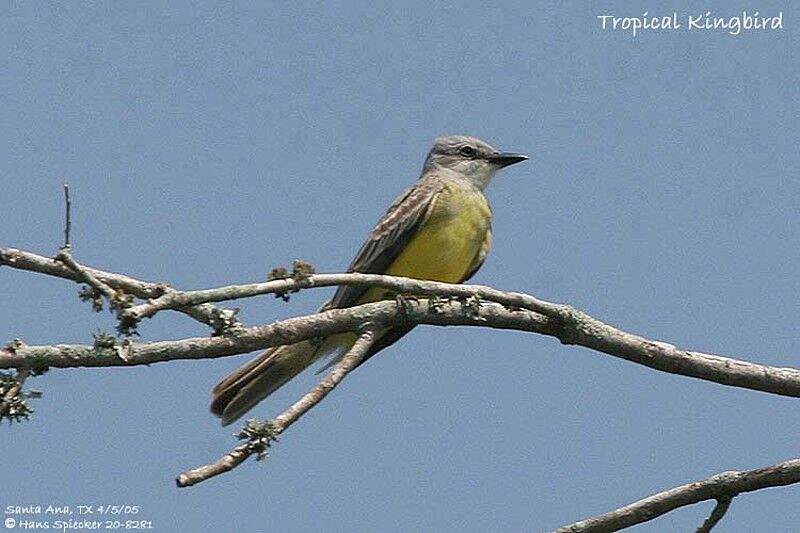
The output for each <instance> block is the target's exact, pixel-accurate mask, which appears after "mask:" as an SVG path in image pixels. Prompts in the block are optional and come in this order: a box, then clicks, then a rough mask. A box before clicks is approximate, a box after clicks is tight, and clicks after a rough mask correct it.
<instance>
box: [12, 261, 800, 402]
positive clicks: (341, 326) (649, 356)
mask: <svg viewBox="0 0 800 533" xmlns="http://www.w3.org/2000/svg"><path fill="white" fill-rule="evenodd" d="M2 257H3V256H2V250H0V260H2ZM47 261H50V260H47ZM51 263H52V261H50V263H46V264H47V265H48V269H52V268H53V267H52V264H51ZM61 268H63V267H61ZM59 273H62V274H63V272H61V271H59ZM117 276H118V275H117ZM322 276H327V278H325V277H322ZM62 277H68V278H69V279H72V277H71V276H62ZM320 277H322V281H320V279H319V278H320ZM108 279H109V280H114V279H116V278H113V277H109V278H108ZM345 281H346V282H348V283H358V284H368V285H372V284H377V285H378V286H383V287H391V288H392V289H394V290H396V291H400V292H402V293H406V294H414V293H420V292H422V293H425V292H429V293H436V294H441V293H444V292H446V291H447V290H450V291H452V293H454V294H456V295H459V296H464V295H466V294H471V295H472V298H468V299H466V300H462V301H459V302H458V304H455V303H453V302H452V301H446V300H442V299H440V298H438V297H435V298H434V299H431V300H416V299H414V298H406V299H405V303H404V304H403V305H402V309H398V307H397V306H396V305H395V304H394V303H393V302H391V301H389V302H386V301H384V302H378V303H374V304H366V305H364V306H359V307H354V308H349V309H335V310H330V311H326V312H324V313H316V314H314V315H309V316H304V317H299V318H295V319H289V320H287V321H283V322H278V323H275V324H272V325H268V326H260V327H257V328H249V329H242V330H241V331H239V332H237V334H236V335H230V336H225V337H217V338H212V339H208V338H191V339H183V340H179V341H164V342H154V343H132V342H126V343H125V344H124V346H123V348H124V349H125V350H126V356H125V359H126V361H123V360H121V359H120V355H119V347H116V349H115V350H103V349H98V348H96V347H94V346H85V345H55V346H24V347H22V348H20V349H17V350H14V351H13V353H12V351H10V350H0V368H10V367H20V366H56V367H74V366H127V365H129V364H150V363H153V362H157V361H166V360H175V359H198V358H208V357H220V356H224V355H233V354H238V353H245V352H248V351H253V350H257V349H260V348H264V347H267V346H275V345H279V344H286V343H289V342H297V341H299V340H303V339H307V338H311V337H317V336H321V335H323V336H324V335H328V334H330V333H339V332H342V331H354V330H357V329H358V328H359V327H360V325H361V324H362V323H364V321H365V320H368V319H373V320H377V321H380V322H381V323H382V324H389V323H397V322H398V321H399V322H401V323H406V324H433V325H472V326H483V327H493V328H502V329H517V330H520V331H529V332H534V333H541V334H545V335H550V336H554V337H557V338H558V339H559V340H560V341H561V342H562V343H564V344H577V345H581V346H584V347H587V348H591V349H594V350H597V351H600V352H603V353H606V354H609V355H613V356H615V357H620V358H622V359H626V360H628V361H632V362H635V363H638V364H641V365H644V366H647V367H650V368H654V369H656V370H661V371H665V372H670V373H673V374H681V375H685V376H689V377H695V378H700V379H704V380H707V381H713V382H716V383H720V384H723V385H729V386H734V387H741V388H747V389H752V390H759V391H763V392H769V393H773V394H779V395H782V396H791V397H800V370H798V369H795V368H778V367H770V366H765V365H759V364H755V363H750V362H747V361H742V360H737V359H731V358H727V357H722V356H719V355H713V354H706V353H701V352H693V351H687V350H680V349H678V348H676V347H675V346H673V345H671V344H667V343H664V342H660V341H655V340H650V339H646V338H644V337H640V336H638V335H634V334H632V333H628V332H626V331H623V330H621V329H618V328H615V327H613V326H610V325H608V324H605V323H603V322H601V321H599V320H597V319H595V318H592V317H591V316H589V315H587V314H586V313H583V312H581V311H578V310H576V309H574V308H572V307H570V306H567V305H560V304H553V303H549V302H544V301H542V300H539V299H536V298H534V297H533V296H530V295H526V294H521V293H504V292H503V291H498V290H496V289H491V288H489V287H481V286H460V285H449V284H443V283H435V282H421V281H419V280H412V279H406V278H392V277H389V276H377V277H375V278H373V277H372V276H368V275H363V274H355V275H354V274H326V275H317V276H313V277H311V278H310V279H308V280H306V281H305V283H316V285H314V286H321V285H320V283H323V282H324V283H325V284H328V283H330V284H333V283H334V282H336V283H343V282H345ZM109 285H111V283H110V282H109ZM298 287H299V286H298V282H297V281H295V280H288V279H287V280H279V281H277V282H268V283H265V284H253V285H249V286H235V288H233V289H230V290H232V291H234V293H235V292H236V291H243V293H246V292H248V291H250V292H252V291H255V290H258V291H261V293H264V291H270V292H276V293H277V292H280V291H282V290H291V289H292V288H298ZM212 291H217V294H215V295H214V297H215V298H217V297H221V294H219V293H220V292H226V291H229V289H228V288H222V289H212ZM470 291H475V292H474V293H470ZM201 292H203V291H195V292H193V293H191V294H192V296H191V297H190V298H191V299H192V300H191V301H194V302H197V301H198V300H196V298H200V296H198V294H199V293H201ZM162 294H163V293H162ZM184 294H187V293H184ZM476 294H477V295H479V296H480V297H485V298H492V299H494V300H495V301H501V302H502V303H503V304H504V305H505V306H504V305H499V304H496V303H491V302H480V301H479V300H478V299H477V298H475V295H476ZM162 301H163V300H162ZM183 303H184V302H182V301H179V302H178V303H176V305H178V304H183ZM506 306H507V307H506ZM523 306H524V307H525V308H523ZM509 307H511V309H509ZM526 308H527V309H526ZM530 308H535V309H538V310H539V312H533V311H530V310H529V309H530ZM182 309H185V308H182ZM470 309H472V310H473V311H474V312H473V311H470ZM365 313H366V314H365ZM545 314H546V316H545Z"/></svg>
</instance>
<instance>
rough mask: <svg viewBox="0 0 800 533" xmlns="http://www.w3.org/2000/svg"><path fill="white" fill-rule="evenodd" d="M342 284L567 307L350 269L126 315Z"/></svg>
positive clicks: (163, 303)
mask: <svg viewBox="0 0 800 533" xmlns="http://www.w3.org/2000/svg"><path fill="white" fill-rule="evenodd" d="M338 285H364V286H369V287H383V288H385V289H390V290H392V291H394V292H403V293H411V294H418V295H440V296H451V297H460V298H476V297H477V298H480V299H483V300H489V301H493V302H497V303H501V304H503V305H506V306H508V307H519V308H522V309H530V310H531V311H536V312H538V313H541V314H543V315H547V316H555V315H557V314H558V313H559V311H560V309H561V308H562V307H563V306H562V305H560V304H554V303H550V302H545V301H544V300H540V299H538V298H536V297H534V296H531V295H529V294H525V293H520V292H506V291H501V290H498V289H494V288H492V287H486V286H484V285H461V284H453V283H440V282H437V281H426V280H418V279H413V278H402V277H397V276H386V275H382V274H362V273H359V272H348V273H345V274H313V275H309V276H307V277H305V278H302V279H294V278H286V279H278V280H273V281H267V282H263V283H249V284H244V285H228V286H225V287H217V288H214V289H205V290H199V291H185V292H180V291H175V292H171V293H166V294H164V295H162V296H160V297H159V298H156V299H154V300H152V301H149V302H146V303H143V304H140V305H137V306H133V307H131V308H130V309H128V310H127V311H126V313H125V314H126V315H129V316H131V318H133V319H135V320H141V319H143V318H150V317H152V316H153V315H155V314H156V313H157V312H159V311H161V310H164V309H176V308H181V307H185V306H187V305H196V304H200V303H207V302H222V301H226V300H238V299H241V298H250V297H252V296H258V295H263V294H285V293H289V292H296V291H299V290H301V289H309V288H316V287H333V286H338Z"/></svg>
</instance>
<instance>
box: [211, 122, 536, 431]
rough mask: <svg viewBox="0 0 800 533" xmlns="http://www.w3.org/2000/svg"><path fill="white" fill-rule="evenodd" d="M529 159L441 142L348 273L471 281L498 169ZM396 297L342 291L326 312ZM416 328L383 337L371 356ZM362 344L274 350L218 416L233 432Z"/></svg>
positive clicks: (220, 406)
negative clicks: (287, 387)
mask: <svg viewBox="0 0 800 533" xmlns="http://www.w3.org/2000/svg"><path fill="white" fill-rule="evenodd" d="M525 159H527V156H524V155H522V154H514V153H509V152H501V151H499V150H497V149H495V148H493V147H491V146H490V145H488V144H487V143H485V142H483V141H481V140H480V139H476V138H474V137H466V136H462V135H453V136H448V137H439V138H437V139H436V140H435V141H434V143H433V147H432V148H431V151H430V152H429V153H428V157H427V158H426V159H425V163H424V165H423V167H422V174H421V176H420V178H419V179H418V180H417V181H416V182H415V183H414V184H413V185H412V186H411V187H409V188H408V189H407V190H406V191H405V192H404V193H403V194H401V195H400V196H399V197H398V198H397V199H396V200H395V201H394V202H393V203H392V205H391V206H390V207H389V209H388V210H387V211H386V214H384V215H383V218H381V219H380V221H378V225H377V226H375V229H373V230H372V233H370V235H369V238H368V239H367V241H366V242H365V243H364V244H363V245H362V246H361V249H360V250H359V251H358V254H356V257H355V259H353V262H352V263H351V264H350V267H349V268H348V269H347V271H348V272H363V273H369V274H389V275H394V276H405V277H409V278H416V279H425V280H434V281H443V282H447V283H461V282H464V281H466V280H468V279H469V278H470V277H472V275H473V274H475V272H476V271H477V270H478V269H479V268H480V266H481V265H482V264H483V261H484V259H486V255H487V254H488V253H489V248H490V246H491V244H492V210H491V207H489V203H488V202H487V201H486V197H485V196H484V195H483V190H484V188H486V186H487V185H488V184H489V181H490V180H491V179H492V176H494V174H495V173H496V172H497V171H498V170H500V169H501V168H503V167H507V166H509V165H513V164H514V163H519V162H520V161H524V160H525ZM391 297H392V296H391V295H389V294H387V292H386V290H385V289H381V288H378V287H373V288H369V287H360V286H354V285H353V286H340V287H339V288H338V290H337V291H336V293H335V294H334V295H333V298H331V299H330V300H329V301H328V302H327V303H326V304H325V305H323V306H322V308H321V309H320V311H324V310H327V309H335V308H342V307H352V306H355V305H359V304H363V303H367V302H374V301H378V300H382V299H386V298H391ZM412 327H413V326H396V327H392V328H390V329H388V330H385V331H382V332H381V333H380V337H379V338H378V340H377V342H376V343H375V344H374V345H373V346H372V347H371V349H370V351H369V352H368V355H367V357H371V356H372V355H374V354H375V353H377V352H378V351H379V350H382V349H383V348H386V347H387V346H389V345H391V344H393V343H394V342H396V341H397V340H398V339H399V338H400V337H402V336H403V335H405V334H406V333H408V332H409V331H410V330H411V328H412ZM355 340H356V335H355V334H354V333H341V334H337V335H332V336H330V337H328V338H326V339H324V340H323V341H322V342H321V343H320V342H319V340H316V341H315V340H305V341H301V342H298V343H296V344H290V345H286V346H276V347H274V348H270V349H268V350H267V351H265V352H264V353H263V354H261V355H259V356H258V357H256V358H255V359H253V360H252V361H250V362H249V363H247V364H246V365H244V366H242V367H241V368H239V369H238V370H236V371H234V372H233V373H231V374H230V375H228V376H227V377H225V379H223V380H222V381H220V382H219V383H218V384H217V386H215V387H214V390H213V391H212V395H213V401H212V402H211V412H212V413H214V414H215V415H217V416H219V417H220V418H222V424H223V425H228V424H230V423H231V422H233V421H235V420H236V419H237V418H239V417H240V416H242V415H243V414H245V413H246V412H247V411H249V410H250V409H251V408H252V407H254V406H255V405H256V404H257V403H258V402H260V401H261V400H263V399H264V398H266V397H267V396H269V395H270V394H272V393H273V392H274V391H275V390H277V389H278V388H279V387H281V386H283V385H284V384H285V383H286V382H287V381H289V380H290V379H292V378H293V377H294V376H296V375H297V374H299V373H300V372H301V371H302V370H304V369H305V368H306V367H308V366H309V365H311V364H312V363H314V362H315V361H317V360H318V359H319V358H320V357H322V356H325V355H334V357H338V358H341V357H342V356H343V355H344V354H345V353H346V351H347V349H348V348H349V347H350V346H352V345H353V343H354V342H355ZM333 361H334V362H336V361H337V359H336V358H334V359H333Z"/></svg>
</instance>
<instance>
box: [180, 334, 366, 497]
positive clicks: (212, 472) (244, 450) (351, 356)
mask: <svg viewBox="0 0 800 533" xmlns="http://www.w3.org/2000/svg"><path fill="white" fill-rule="evenodd" d="M376 330H377V328H376V327H375V326H374V325H373V326H369V327H367V328H366V329H364V330H363V331H362V332H361V334H360V335H359V337H358V339H357V340H356V342H355V343H354V344H353V346H352V347H351V348H350V349H349V350H348V351H347V353H346V354H345V356H344V357H343V358H342V360H341V361H339V363H338V364H337V365H336V366H335V367H334V368H333V370H331V372H330V373H329V374H328V375H327V376H326V377H325V379H323V380H322V381H320V382H319V384H317V386H316V387H314V388H313V389H311V390H310V391H309V392H308V393H307V394H305V395H304V396H303V397H302V398H300V399H299V400H297V401H296V402H295V403H294V404H293V405H292V406H291V407H289V408H288V409H286V410H285V411H284V412H283V413H281V414H280V415H278V416H277V417H276V418H275V419H274V420H273V421H272V423H271V426H272V428H273V430H274V431H275V432H276V434H281V433H283V432H284V431H286V430H287V429H288V428H289V426H291V425H292V424H293V423H295V422H296V421H297V420H299V419H300V417H301V416H303V415H304V414H306V413H307V412H308V411H309V410H311V408H313V407H314V406H315V405H317V404H318V403H319V402H321V401H322V400H323V399H324V398H325V397H326V396H327V395H328V394H330V393H331V391H333V389H335V388H336V386H337V385H338V384H339V383H341V381H342V380H343V379H344V378H345V377H346V376H347V374H349V373H350V372H351V371H352V370H353V369H355V368H356V367H357V366H358V365H360V364H361V363H362V362H363V361H364V359H365V358H366V357H367V353H368V352H369V349H370V347H371V346H372V344H373V343H374V342H375V335H376ZM273 440H274V437H273ZM253 453H256V452H255V451H254V449H253V447H252V446H248V445H247V444H245V445H242V446H237V447H236V448H234V449H233V450H231V451H230V452H228V453H227V454H225V455H224V456H223V457H222V458H220V459H219V460H217V461H215V462H213V463H210V464H208V465H205V466H201V467H198V468H193V469H191V470H187V471H186V472H183V473H182V474H179V475H178V477H177V478H176V480H175V481H176V483H177V484H178V486H179V487H190V486H192V485H196V484H197V483H200V482H201V481H205V480H206V479H209V478H211V477H214V476H216V475H219V474H222V473H225V472H228V471H230V470H232V469H234V468H236V467H237V466H238V465H240V464H241V463H243V462H244V461H245V460H246V459H247V458H248V457H249V456H250V455H252V454H253Z"/></svg>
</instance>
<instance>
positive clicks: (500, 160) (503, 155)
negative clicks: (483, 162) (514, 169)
mask: <svg viewBox="0 0 800 533" xmlns="http://www.w3.org/2000/svg"><path fill="white" fill-rule="evenodd" d="M486 159H487V160H489V161H491V162H492V163H494V164H495V165H497V166H499V167H500V168H503V167H507V166H509V165H513V164H514V163H519V162H521V161H525V160H526V159H528V156H527V155H523V154H515V153H512V152H497V153H496V154H492V155H490V156H488V157H487V158H486Z"/></svg>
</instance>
